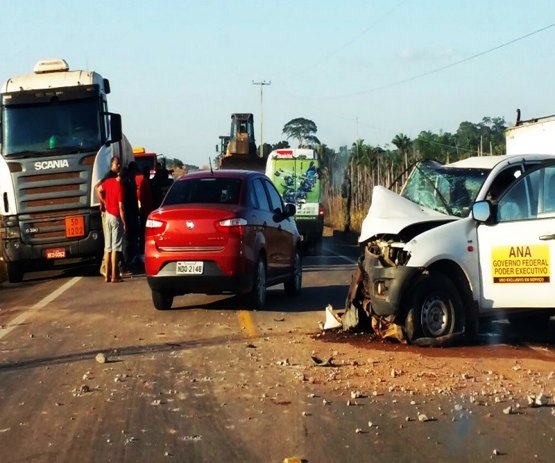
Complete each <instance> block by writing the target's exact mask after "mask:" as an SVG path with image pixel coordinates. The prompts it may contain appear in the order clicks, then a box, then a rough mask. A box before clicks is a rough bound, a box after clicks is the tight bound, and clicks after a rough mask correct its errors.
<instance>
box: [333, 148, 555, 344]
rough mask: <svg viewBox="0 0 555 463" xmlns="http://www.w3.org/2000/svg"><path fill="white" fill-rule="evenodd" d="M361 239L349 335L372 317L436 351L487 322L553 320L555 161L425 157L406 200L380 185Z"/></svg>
mask: <svg viewBox="0 0 555 463" xmlns="http://www.w3.org/2000/svg"><path fill="white" fill-rule="evenodd" d="M359 242H360V243H361V244H363V245H364V253H363V255H362V256H361V258H360V259H359V265H358V270H357V273H355V275H354V278H353V284H352V285H351V288H350V290H349V295H348V297H347V306H346V309H347V310H346V312H345V314H344V316H343V328H344V329H348V328H352V327H354V326H355V325H356V324H357V323H359V322H360V321H361V317H367V318H368V319H371V321H372V326H373V327H374V329H375V330H383V329H385V328H387V327H391V326H393V325H394V328H395V329H396V332H397V333H398V335H397V337H398V338H400V337H401V338H403V340H407V341H408V342H412V343H422V344H425V343H426V342H428V343H430V340H431V341H432V342H431V344H432V345H434V344H433V341H438V343H439V341H440V340H441V339H446V338H449V337H450V336H452V335H455V334H466V333H468V332H469V330H470V331H472V332H474V331H475V330H476V329H477V327H478V321H479V320H480V319H481V318H483V317H499V316H503V317H508V318H509V319H511V318H513V317H518V316H526V317H539V318H541V317H543V318H545V319H548V317H549V316H550V315H553V314H555V297H554V294H555V278H553V270H552V267H551V262H552V261H554V262H555V155H513V156H510V155H505V156H481V157H472V158H468V159H464V160H462V161H458V162H454V163H452V164H448V165H442V164H440V163H437V162H434V161H422V162H420V163H418V164H417V165H416V166H415V168H414V170H413V171H412V173H411V175H410V176H409V178H408V179H407V181H406V183H405V185H404V186H403V189H402V191H401V193H400V194H396V193H394V192H392V191H390V190H387V189H386V188H384V187H381V186H377V187H375V188H374V191H373V196H372V205H371V207H370V210H369V211H368V215H367V216H366V218H365V220H364V222H363V225H362V231H361V235H360V238H359ZM384 327H385V328H384ZM421 341H423V342H421Z"/></svg>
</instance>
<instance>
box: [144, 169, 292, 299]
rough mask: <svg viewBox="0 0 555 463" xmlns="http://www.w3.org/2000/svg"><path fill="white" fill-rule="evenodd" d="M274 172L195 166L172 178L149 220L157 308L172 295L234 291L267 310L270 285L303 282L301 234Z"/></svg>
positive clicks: (150, 273) (149, 267)
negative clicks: (271, 176) (197, 169)
mask: <svg viewBox="0 0 555 463" xmlns="http://www.w3.org/2000/svg"><path fill="white" fill-rule="evenodd" d="M294 214H295V206H294V205H292V204H284V202H283V200H282V198H281V196H280V194H279V193H278V191H277V190H276V188H275V187H274V185H273V184H272V182H271V181H270V179H269V178H268V177H266V176H265V175H264V174H262V173H259V172H251V171H245V170H217V171H214V172H211V171H203V172H194V173H191V174H188V175H185V176H184V177H181V178H180V179H179V180H177V181H176V182H174V184H173V185H172V187H171V188H170V190H169V191H168V194H167V195H166V197H165V198H164V201H163V202H162V205H161V206H160V208H159V209H157V210H155V211H154V212H152V213H151V214H150V215H149V217H148V220H147V223H146V233H145V235H146V236H145V267H146V275H147V281H148V284H149V286H150V289H151V290H152V301H153V303H154V307H156V308H157V309H158V310H165V309H169V308H171V305H172V303H173V298H174V296H177V295H182V294H187V293H204V294H222V293H235V294H242V295H244V296H245V299H246V302H247V304H248V306H249V307H250V308H261V307H262V306H263V305H264V303H265V301H266V288H267V287H268V286H272V285H276V284H280V283H283V284H284V287H285V292H286V293H287V294H288V295H296V294H298V293H299V291H300V289H301V284H302V267H301V237H300V235H299V232H298V231H297V226H296V224H295V220H294V218H293V215H294Z"/></svg>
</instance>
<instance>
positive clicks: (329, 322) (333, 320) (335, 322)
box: [324, 304, 343, 330]
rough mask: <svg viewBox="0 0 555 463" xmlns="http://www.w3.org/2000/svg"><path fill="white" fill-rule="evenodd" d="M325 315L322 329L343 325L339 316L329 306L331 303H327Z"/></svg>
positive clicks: (331, 328)
mask: <svg viewBox="0 0 555 463" xmlns="http://www.w3.org/2000/svg"><path fill="white" fill-rule="evenodd" d="M325 315H326V320H325V322H324V330H333V329H336V328H340V327H342V326H343V323H342V322H341V318H339V316H337V315H336V314H335V313H334V311H333V307H332V306H331V304H328V305H327V306H326V308H325Z"/></svg>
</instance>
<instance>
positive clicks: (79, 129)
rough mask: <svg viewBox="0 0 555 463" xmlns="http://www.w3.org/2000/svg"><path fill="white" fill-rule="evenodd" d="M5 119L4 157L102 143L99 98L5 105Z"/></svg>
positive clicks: (92, 147)
mask: <svg viewBox="0 0 555 463" xmlns="http://www.w3.org/2000/svg"><path fill="white" fill-rule="evenodd" d="M2 119H3V120H2V130H3V134H2V135H3V137H2V138H3V140H4V143H3V144H2V155H3V156H4V157H18V156H35V155H38V156H41V155H50V154H52V153H53V152H59V151H60V150H63V151H68V150H70V151H72V150H73V151H76V152H77V151H84V150H98V148H99V147H100V144H101V126H100V111H99V107H98V100H97V99H96V98H89V99H79V100H65V101H55V102H50V103H42V102H41V103H36V104H17V105H6V106H5V107H4V108H3V111H2Z"/></svg>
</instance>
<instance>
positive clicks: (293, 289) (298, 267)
mask: <svg viewBox="0 0 555 463" xmlns="http://www.w3.org/2000/svg"><path fill="white" fill-rule="evenodd" d="M292 271H293V274H292V275H291V277H290V278H289V279H288V280H287V281H285V282H284V283H283V287H284V289H285V294H287V295H288V296H296V295H297V294H299V293H300V292H301V286H302V284H303V266H302V262H301V254H300V253H299V251H298V250H296V251H295V258H294V260H293V269H292Z"/></svg>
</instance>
